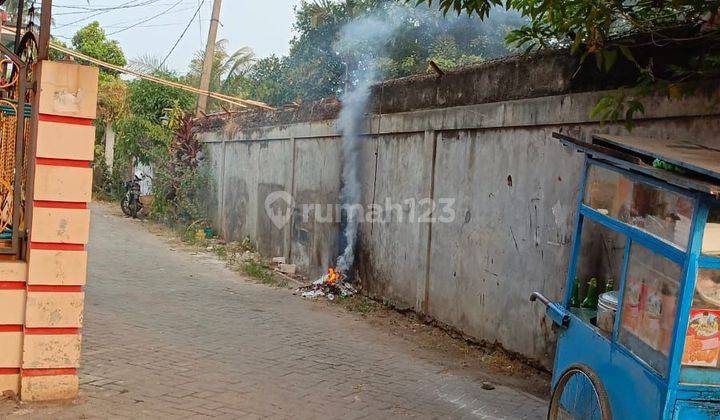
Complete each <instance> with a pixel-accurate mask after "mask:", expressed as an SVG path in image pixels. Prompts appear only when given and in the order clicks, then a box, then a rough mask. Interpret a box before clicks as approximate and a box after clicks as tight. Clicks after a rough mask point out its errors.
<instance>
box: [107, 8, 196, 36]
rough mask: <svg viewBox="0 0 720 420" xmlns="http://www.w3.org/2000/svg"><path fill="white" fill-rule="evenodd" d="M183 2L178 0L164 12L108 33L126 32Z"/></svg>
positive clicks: (163, 12)
mask: <svg viewBox="0 0 720 420" xmlns="http://www.w3.org/2000/svg"><path fill="white" fill-rule="evenodd" d="M182 2H183V0H178V1H177V2H175V3H173V5H172V6H170V7H168V8H167V9H165V10H163V11H162V12H160V13H158V14H156V15H153V16H150V17H149V18H147V19H145V20H141V21H140V22H137V23H135V24H133V25H130V26H128V27H126V28H123V29H119V30H117V31H113V32H110V33H108V35H115V34H119V33H120V32H125V31H127V30H128V29H132V28H134V27H136V26H138V25H142V24H143V23H146V22H149V21H151V20H153V19H156V18H158V17H160V16H162V15H164V14H165V13H167V12H169V11H171V10H172V9H174V8H175V7H177V5H178V4H180V3H182Z"/></svg>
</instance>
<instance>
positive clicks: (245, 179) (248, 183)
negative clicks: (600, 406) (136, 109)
mask: <svg viewBox="0 0 720 420" xmlns="http://www.w3.org/2000/svg"><path fill="white" fill-rule="evenodd" d="M603 94H604V93H603V92H585V93H573V94H564V95H552V96H541V97H535V98H530V99H519V100H508V101H500V102H493V103H483V104H476V105H466V106H457V107H447V108H436V109H425V110H415V111H409V112H398V113H393V114H382V115H377V114H374V115H371V116H369V117H368V121H367V136H366V138H365V140H364V144H363V151H362V158H361V161H362V172H361V173H362V182H363V203H364V204H365V205H369V204H372V203H378V204H383V203H384V202H385V200H386V199H388V198H389V199H391V200H392V201H393V202H394V203H402V202H403V201H404V200H406V199H413V198H414V199H422V198H434V199H440V198H454V199H455V203H454V210H455V214H456V217H455V219H454V221H452V222H450V223H439V222H434V223H410V222H407V221H405V222H403V223H399V222H389V223H363V224H362V226H361V229H360V239H359V241H360V245H359V260H358V264H357V270H358V277H359V279H360V281H361V282H362V284H363V286H364V288H365V290H366V291H367V293H369V294H371V295H374V296H378V297H382V298H384V299H388V300H390V301H392V302H393V303H394V304H396V305H398V306H400V307H406V308H412V309H414V310H417V311H418V312H421V313H426V314H428V315H430V316H432V317H434V318H435V319H437V320H439V321H441V322H443V323H446V324H448V325H451V326H453V327H456V328H458V329H460V330H462V331H463V332H465V333H466V334H469V335H471V336H473V337H475V338H477V339H480V340H485V341H488V342H491V343H494V342H497V343H499V344H501V345H502V346H503V347H505V348H506V349H508V350H511V351H514V352H518V353H520V354H523V355H525V356H527V357H529V358H531V359H535V360H537V361H539V362H540V363H542V364H544V365H545V366H550V365H551V364H552V360H551V358H552V348H553V344H554V337H553V335H552V332H551V330H550V322H549V321H548V320H546V319H545V318H544V316H543V307H542V305H532V304H530V303H528V301H527V298H528V296H529V295H530V293H531V292H532V291H541V292H543V293H545V294H546V295H547V296H549V297H550V298H552V299H559V298H560V296H561V294H562V291H563V287H564V280H565V270H566V268H567V265H568V258H569V253H570V241H571V235H572V222H573V220H574V213H575V203H576V194H577V193H576V192H577V188H578V180H579V175H580V174H579V170H580V167H581V163H582V155H579V154H577V153H575V152H573V151H571V150H568V149H566V148H564V147H563V146H561V145H560V144H559V142H558V141H557V140H554V139H552V138H551V133H552V132H553V131H562V132H565V133H570V134H574V135H578V136H588V135H589V134H591V133H593V132H611V133H625V132H626V131H625V129H624V128H623V127H622V126H619V125H609V126H602V127H601V126H599V124H598V123H597V121H594V120H593V119H591V118H589V114H590V110H591V108H592V107H593V106H594V104H595V103H596V102H597V100H598V98H599V97H601V96H602V95H603ZM717 95H718V92H717V91H707V92H705V93H703V94H700V95H698V96H695V97H693V98H690V99H687V100H684V101H683V102H682V103H679V102H671V101H668V100H666V99H664V98H655V99H651V100H649V101H646V105H645V108H646V110H647V111H646V114H645V115H644V116H643V117H642V119H640V120H638V121H637V124H636V127H635V129H634V131H633V134H634V135H640V136H654V137H658V138H686V139H693V140H695V141H701V142H705V143H707V144H708V145H714V146H720V138H718V136H717V133H720V122H719V119H718V112H717V110H716V108H717V107H713V106H709V105H708V104H711V103H712V102H711V101H712V99H713V98H717ZM201 135H202V138H203V140H204V141H205V142H206V144H207V147H208V149H209V157H210V160H211V161H212V165H213V174H214V177H215V180H216V183H217V194H218V195H217V199H216V200H209V203H208V204H209V207H210V208H209V214H210V215H211V217H212V218H213V221H214V222H215V224H216V226H218V227H219V229H220V231H221V232H222V234H223V235H224V236H225V237H226V238H227V239H228V240H242V239H243V238H244V237H245V236H249V237H250V238H251V239H253V240H254V241H255V242H256V243H257V244H258V246H259V249H260V251H261V252H263V253H264V254H266V255H267V256H276V255H285V256H287V257H288V258H289V259H290V261H292V262H294V263H296V264H298V265H299V267H300V268H301V270H302V271H303V272H304V273H306V274H307V275H309V276H311V277H314V276H317V275H318V274H320V273H321V272H323V271H324V270H325V269H326V267H327V266H328V264H329V263H330V262H331V261H332V259H333V257H334V256H335V255H336V253H337V246H338V245H337V235H338V227H339V226H338V225H337V224H332V223H318V222H315V221H313V219H314V218H313V217H310V221H303V217H302V215H301V214H299V212H298V211H297V210H296V211H295V213H294V215H293V217H292V220H291V223H290V224H288V225H287V226H285V227H284V228H282V229H278V228H277V227H275V226H274V225H273V224H272V223H270V221H269V219H268V217H267V216H266V215H265V212H264V201H265V197H266V196H267V194H268V193H270V192H272V191H277V190H285V191H288V192H292V194H293V196H294V197H295V200H296V204H299V203H314V202H317V203H321V204H331V203H337V202H338V195H339V191H340V187H341V185H340V172H341V169H342V162H341V154H340V137H339V133H338V130H337V128H336V127H335V122H334V120H324V121H309V122H301V123H294V124H282V125H273V126H267V127H256V128H252V129H245V130H243V129H240V130H234V132H232V130H228V129H222V128H218V127H217V126H216V127H215V128H213V129H208V130H206V131H204V132H203V133H202V134H201ZM223 156H224V160H223ZM397 211H398V212H402V213H403V214H404V215H405V216H406V219H407V216H408V215H409V213H410V212H411V209H410V208H409V207H407V206H403V207H402V208H399V209H397Z"/></svg>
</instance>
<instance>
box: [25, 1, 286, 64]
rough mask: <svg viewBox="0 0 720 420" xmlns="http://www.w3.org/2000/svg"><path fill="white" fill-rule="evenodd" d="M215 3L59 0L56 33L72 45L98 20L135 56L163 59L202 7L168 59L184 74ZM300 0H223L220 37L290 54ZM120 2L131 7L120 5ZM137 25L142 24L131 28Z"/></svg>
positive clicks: (262, 51)
mask: <svg viewBox="0 0 720 420" xmlns="http://www.w3.org/2000/svg"><path fill="white" fill-rule="evenodd" d="M38 3H39V2H38ZM212 3H213V0H115V1H113V0H55V1H53V18H54V22H55V26H54V27H53V30H52V34H53V36H56V37H58V38H59V39H61V40H63V41H65V42H67V43H68V44H69V39H70V38H72V36H73V34H74V33H75V32H76V31H77V30H78V29H80V28H82V27H83V26H85V25H87V24H88V23H90V22H92V21H93V20H97V21H98V22H100V25H101V26H102V27H103V28H104V29H105V32H106V33H107V34H108V37H109V38H110V39H116V40H118V41H119V42H120V45H121V47H122V49H123V51H124V52H125V56H126V57H127V58H128V59H129V60H132V59H134V58H138V57H143V56H156V57H159V58H160V59H162V58H164V57H165V56H166V55H167V53H168V52H169V51H170V49H171V48H172V46H173V44H174V43H175V42H176V41H177V40H178V38H180V35H181V33H182V32H183V30H184V29H185V27H186V26H187V25H188V22H190V19H191V18H192V17H193V15H194V14H195V11H196V10H198V8H199V12H198V15H197V16H196V17H195V18H194V19H193V21H192V23H191V24H190V26H189V27H188V29H187V32H186V33H185V35H184V37H183V38H182V40H181V41H180V42H179V43H178V45H177V47H176V48H175V50H174V51H173V52H172V54H171V55H170V57H169V58H168V60H167V65H168V67H170V68H171V69H174V70H176V71H178V72H180V73H184V72H185V71H187V67H188V64H189V62H190V60H191V58H192V57H193V55H194V54H195V52H196V51H197V50H200V49H203V48H205V42H206V39H207V31H208V27H209V23H210V14H211V11H212ZM299 3H300V0H223V2H222V9H221V12H220V24H221V26H220V27H219V29H218V39H223V38H225V39H227V40H228V41H229V51H235V50H237V49H238V48H240V47H243V46H248V47H250V48H252V49H253V51H255V54H256V56H257V57H258V58H260V57H266V56H268V55H270V54H278V55H282V54H285V53H286V52H287V50H288V42H289V41H290V39H291V38H292V36H293V31H292V24H293V21H294V13H293V6H294V5H297V4H299ZM119 5H126V7H124V8H118V6H119ZM131 6H135V7H131ZM83 8H84V9H83ZM85 9H92V10H85ZM98 9H100V10H98ZM108 9H110V10H108ZM198 18H199V19H198ZM131 25H137V26H134V27H133V28H130V29H127V28H128V27H129V26H131ZM116 31H117V33H115V34H113V32H116Z"/></svg>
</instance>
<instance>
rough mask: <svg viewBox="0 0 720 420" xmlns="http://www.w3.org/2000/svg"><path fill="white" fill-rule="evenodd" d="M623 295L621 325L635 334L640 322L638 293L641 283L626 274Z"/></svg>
mask: <svg viewBox="0 0 720 420" xmlns="http://www.w3.org/2000/svg"><path fill="white" fill-rule="evenodd" d="M626 282H627V285H626V286H625V295H624V297H623V301H624V303H623V311H622V326H623V328H624V329H626V330H627V331H629V332H631V333H633V334H635V335H637V330H638V327H639V323H640V293H641V290H642V283H641V282H640V281H639V280H638V279H637V278H635V277H633V276H628V278H627V281H626Z"/></svg>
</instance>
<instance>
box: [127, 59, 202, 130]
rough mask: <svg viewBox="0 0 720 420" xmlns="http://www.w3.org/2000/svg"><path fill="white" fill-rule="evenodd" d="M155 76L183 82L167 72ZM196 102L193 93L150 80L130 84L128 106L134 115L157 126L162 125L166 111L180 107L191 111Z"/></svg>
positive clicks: (134, 81) (138, 80)
mask: <svg viewBox="0 0 720 420" xmlns="http://www.w3.org/2000/svg"><path fill="white" fill-rule="evenodd" d="M154 75H155V76H158V77H161V78H163V79H165V80H171V81H176V82H182V81H183V80H182V79H181V78H179V77H177V76H176V75H175V74H174V73H170V72H167V71H158V72H155V74H154ZM194 102H195V97H194V95H193V94H192V93H189V92H186V91H184V90H180V89H177V88H173V87H168V86H165V85H161V84H158V83H155V82H151V81H149V80H144V79H136V80H133V81H132V82H130V83H129V84H128V106H129V108H130V111H131V112H132V114H133V115H135V116H138V117H142V118H145V119H147V120H148V121H150V122H152V123H155V124H160V123H161V119H162V117H163V116H164V115H165V110H166V109H170V108H173V107H178V108H181V109H184V110H190V109H191V108H192V106H193V104H194Z"/></svg>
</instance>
